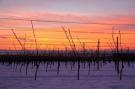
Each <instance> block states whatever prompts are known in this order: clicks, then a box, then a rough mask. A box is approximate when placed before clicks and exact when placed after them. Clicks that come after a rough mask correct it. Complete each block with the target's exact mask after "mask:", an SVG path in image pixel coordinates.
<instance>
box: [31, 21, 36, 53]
mask: <svg viewBox="0 0 135 89" xmlns="http://www.w3.org/2000/svg"><path fill="white" fill-rule="evenodd" d="M31 26H32V31H33V36H34V39H35V45H36V51H37V53H36V55H38V46H37V39H36V34H35V29H34V25H33V21H32V20H31Z"/></svg>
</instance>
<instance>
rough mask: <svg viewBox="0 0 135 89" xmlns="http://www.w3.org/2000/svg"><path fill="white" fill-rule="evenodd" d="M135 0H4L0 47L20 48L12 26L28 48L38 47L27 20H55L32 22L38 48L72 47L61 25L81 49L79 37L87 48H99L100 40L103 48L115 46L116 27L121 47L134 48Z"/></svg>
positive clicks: (0, 21) (1, 8) (4, 48)
mask: <svg viewBox="0 0 135 89" xmlns="http://www.w3.org/2000/svg"><path fill="white" fill-rule="evenodd" d="M26 3H27V4H26ZM134 3H135V1H134V0H118V1H114V0H103V1H101V0H72V1H66V0H54V1H50V0H38V1H36V0H35V1H33V0H23V1H17V0H12V1H10V0H1V1H0V12H1V14H0V40H1V42H0V50H9V49H10V50H15V49H17V50H20V49H21V47H20V45H19V43H18V41H17V40H16V39H15V37H14V35H13V33H12V31H11V29H14V31H15V33H16V34H17V36H18V38H19V40H20V41H21V42H22V43H23V44H25V46H26V49H31V50H33V49H35V43H34V37H33V33H32V28H31V22H30V21H25V20H47V21H52V22H44V21H33V24H34V29H35V34H36V40H37V44H38V48H39V50H44V49H45V50H48V49H50V50H51V49H56V50H57V49H61V50H63V49H65V47H67V48H68V49H70V46H69V42H68V40H67V39H66V36H65V33H64V32H63V30H62V28H61V27H62V26H64V27H65V29H68V28H69V29H70V30H71V34H72V36H73V40H74V41H75V43H76V47H77V48H78V49H82V47H81V45H80V42H79V40H80V41H81V42H82V43H83V42H84V43H85V46H86V49H96V46H97V41H98V40H100V42H101V45H100V46H101V49H110V46H111V47H112V48H114V44H113V40H112V28H113V27H114V37H115V40H116V37H117V36H119V37H120V34H119V31H120V32H121V45H122V46H121V48H123V49H127V48H130V49H135V46H134V44H135V40H134V39H135V36H134V34H135V18H134V17H135V9H134V8H135V5H134ZM3 18H7V19H3ZM15 19H25V20H15ZM53 21H54V22H53ZM55 21H56V22H55ZM57 21H58V22H57ZM59 21H60V22H59ZM72 22H73V23H72ZM74 22H75V23H74ZM88 23H95V24H88ZM115 24H116V25H115ZM116 33H117V34H116ZM25 35H26V40H25ZM78 38H79V40H78ZM25 41H26V42H25ZM110 43H111V44H110Z"/></svg>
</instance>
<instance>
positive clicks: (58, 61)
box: [57, 60, 60, 75]
mask: <svg viewBox="0 0 135 89" xmlns="http://www.w3.org/2000/svg"><path fill="white" fill-rule="evenodd" d="M57 69H58V71H57V75H59V71H60V61H59V60H58V68H57Z"/></svg>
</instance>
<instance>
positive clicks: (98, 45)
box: [96, 40, 100, 70]
mask: <svg viewBox="0 0 135 89" xmlns="http://www.w3.org/2000/svg"><path fill="white" fill-rule="evenodd" d="M99 58H100V40H98V42H97V59H96V60H97V70H99Z"/></svg>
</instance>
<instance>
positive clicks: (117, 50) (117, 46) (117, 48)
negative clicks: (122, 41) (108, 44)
mask: <svg viewBox="0 0 135 89" xmlns="http://www.w3.org/2000/svg"><path fill="white" fill-rule="evenodd" d="M116 52H117V55H118V53H119V38H118V37H117V44H116Z"/></svg>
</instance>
